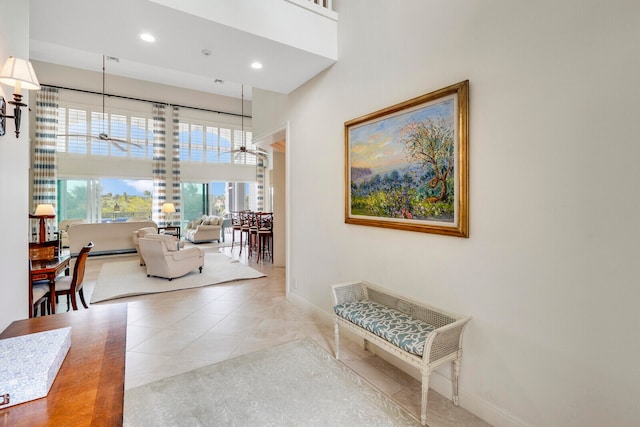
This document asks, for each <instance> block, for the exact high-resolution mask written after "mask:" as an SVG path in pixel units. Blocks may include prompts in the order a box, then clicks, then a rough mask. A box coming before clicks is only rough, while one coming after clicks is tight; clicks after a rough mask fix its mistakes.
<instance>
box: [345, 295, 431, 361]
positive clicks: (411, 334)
mask: <svg viewBox="0 0 640 427" xmlns="http://www.w3.org/2000/svg"><path fill="white" fill-rule="evenodd" d="M334 310H335V312H336V314H337V315H338V316H340V317H343V318H345V319H347V320H349V321H350V322H351V323H355V324H356V325H358V326H361V327H363V328H365V329H366V330H368V331H369V332H372V333H374V334H376V335H377V336H379V337H380V338H383V339H385V340H387V341H389V342H391V343H393V344H395V345H397V346H398V347H400V348H401V349H403V350H404V351H407V352H409V353H412V354H415V355H417V356H421V357H422V353H423V352H424V343H425V342H426V340H427V337H428V336H429V334H430V333H431V332H433V330H434V327H433V326H432V325H430V324H428V323H427V322H425V321H423V320H419V319H415V318H413V317H411V316H409V315H407V314H404V313H402V312H400V311H398V310H394V309H391V308H388V307H386V306H384V305H382V304H378V303H376V302H373V301H353V302H347V303H344V304H338V305H336V306H335V307H334Z"/></svg>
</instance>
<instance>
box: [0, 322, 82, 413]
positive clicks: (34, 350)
mask: <svg viewBox="0 0 640 427" xmlns="http://www.w3.org/2000/svg"><path fill="white" fill-rule="evenodd" d="M69 347H71V328H61V329H53V330H51V331H46V332H37V333H34V334H29V335H22V336H19V337H13V338H6V339H3V340H0V409H4V408H8V407H9V406H13V405H17V404H20V403H23V402H28V401H29V400H34V399H39V398H41V397H45V396H46V395H47V394H48V393H49V389H50V388H51V384H53V380H55V378H56V375H58V370H59V369H60V366H61V365H62V362H63V361H64V358H65V356H66V355H67V352H68V351H69Z"/></svg>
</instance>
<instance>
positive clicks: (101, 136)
mask: <svg viewBox="0 0 640 427" xmlns="http://www.w3.org/2000/svg"><path fill="white" fill-rule="evenodd" d="M105 96H106V93H105V56H104V55H102V132H100V133H98V134H97V135H84V134H64V135H56V136H66V137H80V138H91V139H95V140H98V141H107V142H109V143H111V144H113V145H114V146H115V147H117V148H118V149H119V150H122V151H127V148H126V147H125V145H132V146H134V147H138V148H143V147H142V145H140V144H136V143H135V142H131V141H128V140H126V139H122V138H114V137H111V136H109V134H108V133H107V132H106V125H105V112H104V99H105Z"/></svg>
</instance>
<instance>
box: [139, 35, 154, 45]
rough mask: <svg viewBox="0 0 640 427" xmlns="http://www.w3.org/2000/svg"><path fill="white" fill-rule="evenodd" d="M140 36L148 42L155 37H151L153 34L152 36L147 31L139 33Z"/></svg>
mask: <svg viewBox="0 0 640 427" xmlns="http://www.w3.org/2000/svg"><path fill="white" fill-rule="evenodd" d="M140 38H141V39H142V40H144V41H146V42H149V43H151V42H154V41H156V38H155V37H153V36H152V35H151V34H149V33H142V34H140Z"/></svg>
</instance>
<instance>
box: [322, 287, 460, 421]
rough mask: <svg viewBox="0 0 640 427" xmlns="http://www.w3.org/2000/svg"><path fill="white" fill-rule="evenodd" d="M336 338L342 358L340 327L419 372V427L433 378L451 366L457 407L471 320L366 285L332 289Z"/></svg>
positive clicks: (424, 416) (424, 419) (454, 399)
mask: <svg viewBox="0 0 640 427" xmlns="http://www.w3.org/2000/svg"><path fill="white" fill-rule="evenodd" d="M331 291H332V297H333V304H334V307H333V310H334V322H335V338H336V359H339V358H340V327H343V328H345V329H347V330H348V331H351V332H353V333H355V334H357V335H358V336H360V337H362V338H364V344H365V347H366V345H367V342H371V343H373V344H375V345H376V346H378V347H379V348H381V349H383V350H385V351H387V352H389V353H391V354H393V355H395V356H396V357H398V358H399V359H400V360H403V361H405V362H407V363H409V364H410V365H411V366H414V367H416V368H418V369H419V370H420V373H421V374H422V405H421V422H422V424H423V425H426V422H427V420H426V414H427V393H428V391H429V376H430V375H431V372H432V371H433V370H434V369H435V368H437V367H438V366H440V365H442V364H443V363H446V362H451V373H452V375H451V376H452V386H453V393H452V395H453V399H452V400H453V403H454V405H456V406H458V403H459V401H458V376H459V373H460V359H461V358H462V333H463V331H464V327H465V325H466V324H467V322H468V321H469V320H470V319H471V318H470V317H467V316H461V315H459V314H454V313H449V312H446V311H443V310H440V309H436V308H434V307H431V306H428V305H425V304H421V303H418V302H416V301H412V300H410V299H408V298H404V297H400V296H397V295H394V294H392V293H390V292H389V291H386V290H384V289H382V288H379V287H376V286H374V285H371V284H369V283H366V282H353V283H343V284H339V285H333V286H331Z"/></svg>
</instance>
